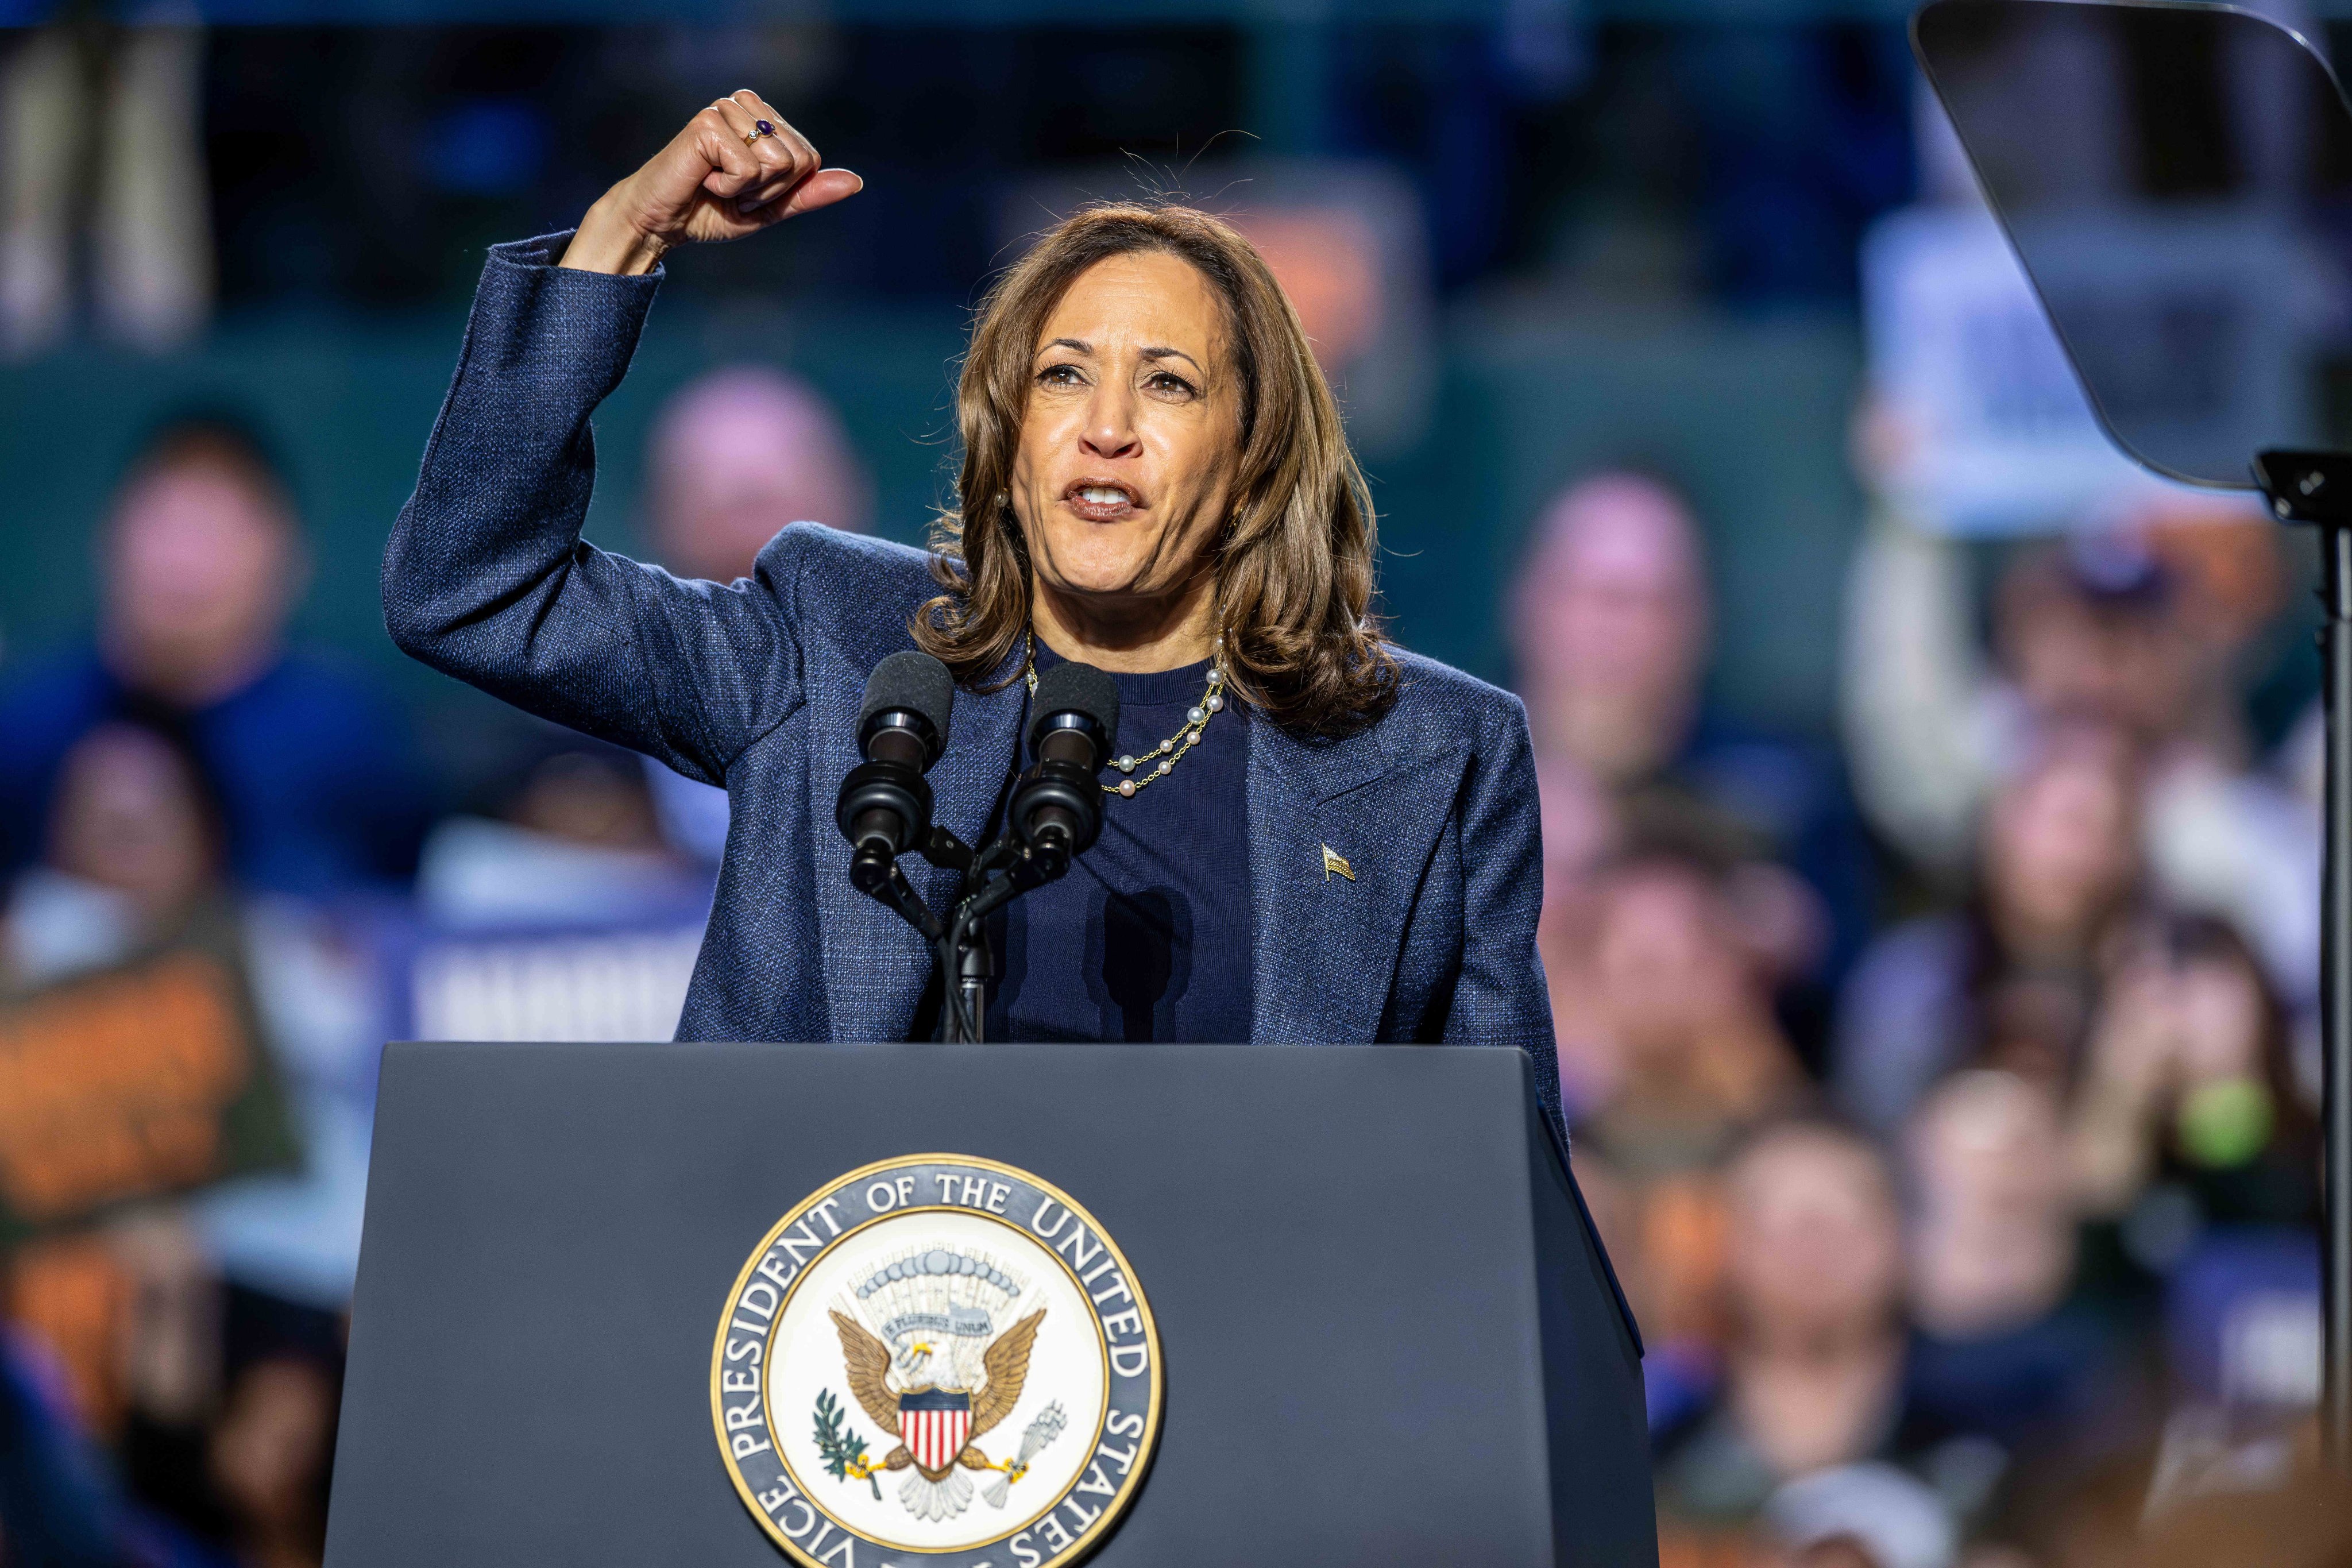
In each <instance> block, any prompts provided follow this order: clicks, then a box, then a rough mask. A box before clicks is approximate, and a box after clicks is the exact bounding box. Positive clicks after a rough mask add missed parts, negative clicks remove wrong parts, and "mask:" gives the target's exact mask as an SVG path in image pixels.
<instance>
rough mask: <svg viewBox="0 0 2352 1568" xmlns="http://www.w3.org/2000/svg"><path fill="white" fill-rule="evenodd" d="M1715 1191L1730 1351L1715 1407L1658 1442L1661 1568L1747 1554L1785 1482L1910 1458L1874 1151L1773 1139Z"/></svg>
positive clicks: (1799, 1127)
mask: <svg viewBox="0 0 2352 1568" xmlns="http://www.w3.org/2000/svg"><path fill="white" fill-rule="evenodd" d="M1724 1186H1725V1201H1726V1206H1727V1216H1728V1223H1727V1228H1726V1237H1727V1255H1726V1259H1725V1286H1726V1294H1727V1305H1728V1310H1729V1332H1730V1339H1729V1344H1728V1347H1727V1352H1726V1355H1725V1358H1724V1374H1723V1379H1722V1382H1721V1385H1720V1386H1719V1388H1718V1389H1717V1393H1716V1395H1715V1397H1714V1399H1713V1400H1712V1401H1711V1402H1710V1403H1709V1404H1708V1405H1706V1406H1705V1407H1703V1408H1702V1409H1701V1410H1699V1411H1698V1412H1697V1413H1696V1414H1694V1415H1692V1416H1691V1417H1689V1418H1688V1419H1687V1420H1686V1421H1685V1422H1684V1423H1683V1424H1682V1425H1681V1426H1679V1427H1674V1428H1668V1429H1666V1430H1664V1431H1663V1432H1661V1433H1659V1434H1658V1445H1657V1457H1656V1472H1655V1473H1656V1478H1657V1488H1658V1508H1659V1515H1660V1524H1661V1531H1660V1534H1661V1542H1660V1545H1661V1551H1660V1559H1661V1561H1662V1562H1664V1563H1697V1562H1702V1561H1710V1560H1717V1559H1715V1558H1714V1557H1713V1556H1712V1555H1711V1553H1712V1552H1719V1551H1721V1550H1723V1549H1724V1548H1726V1547H1727V1546H1729V1545H1732V1544H1734V1543H1737V1542H1743V1541H1747V1540H1749V1539H1751V1538H1752V1532H1753V1531H1754V1530H1755V1528H1756V1526H1757V1524H1758V1522H1759V1515H1760V1514H1761V1512H1762V1510H1764V1509H1765V1508H1766V1507H1767V1505H1768V1504H1769V1501H1770V1500H1771V1499H1772V1497H1773V1495H1774V1494H1775V1492H1777V1491H1778V1490H1779V1489H1780V1488H1781V1486H1782V1485H1783V1484H1784V1483H1786V1482H1789V1481H1792V1480H1795V1479H1799V1478H1801V1477H1804V1476H1809V1475H1812V1474H1814V1473H1816V1472H1818V1471H1822V1470H1832V1469H1836V1468H1841V1467H1843V1466H1849V1465H1853V1464H1856V1463H1859V1462H1862V1461H1864V1460H1870V1459H1882V1460H1884V1459H1897V1460H1899V1459H1901V1458H1907V1457H1909V1455H1910V1450H1911V1449H1912V1447H1914V1434H1912V1433H1911V1432H1910V1431H1909V1430H1908V1429H1907V1428H1906V1422H1905V1410H1904V1404H1903V1367H1904V1325H1903V1289H1904V1268H1903V1238H1902V1225H1901V1218H1900V1213H1899V1211H1898V1209H1897V1207H1896V1203H1895V1188H1894V1183H1893V1181H1892V1179H1891V1178H1890V1176H1889V1174H1888V1172H1887V1170H1886V1167H1885V1163H1884V1161H1883V1160H1882V1159H1881V1158H1880V1156H1879V1153H1878V1152H1877V1150H1876V1149H1875V1148H1874V1147H1873V1146H1872V1144H1871V1143H1870V1142H1868V1141H1867V1140H1866V1139H1864V1138H1863V1137H1861V1136H1860V1135H1858V1134H1856V1133H1854V1132H1852V1131H1847V1130H1845V1129H1843V1128H1842V1127H1839V1126H1837V1125H1835V1124H1832V1123H1829V1122H1823V1121H1781V1122H1778V1123H1773V1124H1770V1125H1768V1126H1767V1127H1765V1128H1764V1129H1762V1130H1761V1131H1759V1132H1758V1133H1756V1134H1755V1136H1754V1137H1753V1138H1752V1139H1751V1140H1750V1141H1749V1142H1748V1143H1747V1144H1746V1145H1744V1146H1743V1147H1742V1148H1741V1149H1740V1150H1739V1151H1738V1152H1737V1153H1736V1154H1735V1155H1734V1156H1733V1157H1732V1159H1731V1161H1730V1163H1729V1164H1728V1165H1727V1167H1726V1170H1725V1173H1724ZM1728 1560H1736V1559H1728Z"/></svg>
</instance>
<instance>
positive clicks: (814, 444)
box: [641, 365, 874, 866]
mask: <svg viewBox="0 0 2352 1568" xmlns="http://www.w3.org/2000/svg"><path fill="white" fill-rule="evenodd" d="M873 510H874V485H873V481H872V479H870V478H869V477H868V476H867V474H866V468H865V465H864V464H863V463H862V462H861V461H860V460H859V458H858V457H857V453H856V450H855V449H854V448H853V447H851V446H850V443H849V436H848V433H847V432H846V431H845V430H844V429H843V428H842V424H841V418H840V416H838V415H837V414H835V412H834V409H833V406H832V405H831V404H829V403H828V402H826V401H825V397H824V394H823V393H821V392H819V391H818V390H817V389H816V388H815V387H814V386H812V385H810V384H808V383H807V382H806V381H804V380H803V379H802V378H801V377H799V376H797V375H793V374H790V373H789V372H785V371H781V370H775V369H772V368H770V367H769V366H766V365H733V366H729V367H726V368H723V369H719V370H714V371H711V372H709V374H705V375H703V376H700V377H698V379H696V380H694V381H691V382H689V383H688V384H686V385H685V386H684V387H682V388H680V389H679V390H678V391H677V392H676V393H674V394H672V395H671V396H670V399H669V401H668V402H667V404H665V405H663V407H662V411H661V413H660V415H659V416H656V419H655V422H654V430H653V436H652V437H651V445H650V447H649V449H648V451H647V454H646V498H645V511H646V524H647V529H648V533H649V535H650V538H651V542H652V544H653V547H654V551H655V552H656V555H657V556H658V558H659V559H660V561H661V563H662V564H663V565H664V566H667V568H669V570H671V571H672V572H674V573H676V574H677V575H679V576H681V577H699V578H705V579H708V580H709V581H711V582H715V583H731V582H733V581H735V580H736V579H737V578H739V577H748V576H750V575H751V567H752V562H753V560H754V558H756V557H757V556H758V555H759V553H760V552H761V550H762V549H763V548H765V546H766V545H767V542H768V541H770V540H771V539H773V538H774V537H775V536H776V533H777V531H778V530H780V529H782V527H783V526H784V525H785V524H786V523H790V522H822V523H826V524H829V525H831V526H832V527H835V528H840V529H846V530H848V531H851V532H853V533H862V532H864V531H866V525H867V523H868V521H869V520H870V519H871V517H872V515H873ZM641 765H642V766H643V767H644V768H645V769H646V776H647V778H648V779H649V780H650V781H651V783H652V786H653V791H654V799H655V804H656V807H657V808H658V810H659V812H660V816H661V820H662V826H663V829H664V831H665V832H666V833H667V836H668V837H669V839H670V841H671V842H672V843H673V844H675V845H676V846H677V847H678V848H680V849H682V850H684V851H686V852H687V853H688V854H690V855H693V856H695V857H696V858H698V859H701V860H703V861H706V862H708V863H709V864H711V865H714V866H715V865H717V864H718V863H719V856H720V854H721V853H722V852H723V851H724V850H725V849H726V847H727V795H726V792H725V791H723V790H720V789H717V788H714V787H712V786H710V785H709V784H700V783H698V782H696V781H694V780H691V779H687V778H683V777H680V776H679V775H678V774H677V773H672V772H670V771H669V770H668V769H667V768H666V767H664V766H663V765H662V764H661V763H657V762H655V761H653V760H652V759H650V758H647V759H646V760H645V761H644V762H643V763H642V764H641Z"/></svg>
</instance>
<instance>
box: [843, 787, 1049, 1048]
mask: <svg viewBox="0 0 2352 1568" xmlns="http://www.w3.org/2000/svg"><path fill="white" fill-rule="evenodd" d="M916 849H917V850H918V852H919V853H920V854H921V856H922V857H923V858H924V859H926V860H928V861H929V862H930V863H931V864H932V865H934V866H938V867H940V868H943V869H946V870H950V871H955V872H958V873H960V874H961V876H962V878H963V890H962V893H961V896H960V897H959V898H958V899H957V900H956V905H955V908H954V910H952V911H951V912H950V914H949V916H948V918H947V919H946V920H945V921H942V920H940V918H939V917H938V916H937V915H935V914H933V913H932V912H931V910H930V909H929V906H927V905H926V904H925V903H924V902H923V900H922V898H921V896H920V895H919V894H918V893H917V892H916V891H915V889H914V885H913V884H912V883H910V882H908V880H907V875H906V873H905V872H903V871H901V870H900V869H899V868H898V861H897V860H895V859H889V860H884V859H882V858H879V857H875V858H858V859H856V860H853V861H852V862H851V864H850V868H849V869H850V880H851V881H852V882H853V883H855V884H856V887H857V888H858V889H860V890H861V891H863V892H865V893H866V894H867V895H868V896H870V897H872V898H873V899H875V900H877V901H879V902H880V903H882V904H883V905H885V906H886V907H887V908H888V909H890V910H893V911H894V912H896V913H897V914H898V917H899V918H900V919H901V920H903V921H906V922H907V923H908V925H910V926H913V927H914V928H915V929H916V930H917V931H920V932H922V933H923V940H924V941H926V942H929V943H930V944H931V952H932V956H933V958H934V960H935V961H936V962H937V963H938V966H939V974H940V1038H941V1039H942V1040H945V1041H947V1042H949V1043H950V1044H971V1045H978V1044H980V1043H982V1040H983V1039H984V1037H985V1030H986V1026H987V1020H988V987H989V985H990V984H991V983H992V981H994V980H995V978H996V954H995V952H993V951H992V949H991V948H990V945H989V941H988V917H989V916H990V915H992V914H993V913H995V912H996V911H997V910H1000V909H1002V908H1003V907H1004V906H1005V905H1006V904H1008V903H1011V902H1012V901H1013V900H1014V899H1015V898H1018V897H1019V896H1020V895H1021V894H1023V893H1025V892H1028V891H1029V890H1030V889H1033V888H1038V887H1042V886H1044V885H1045V883H1046V882H1048V881H1051V880H1052V877H1051V876H1049V875H1048V874H1047V872H1046V871H1045V868H1043V867H1042V866H1041V865H1040V864H1039V858H1038V857H1037V856H1036V854H1035V853H1034V852H1033V851H1032V849H1031V848H1030V847H1029V846H1028V845H1026V844H1024V843H1023V842H1022V840H1021V838H1020V837H1019V836H1018V835H1016V834H1014V833H1013V832H1012V831H1011V830H1009V829H1008V830H1007V831H1006V832H1005V833H1003V835H1002V836H1000V837H998V838H997V839H996V840H995V842H993V843H992V844H990V845H988V846H987V847H985V848H982V849H979V850H974V849H972V848H971V847H969V846H967V845H966V844H965V843H964V842H963V840H962V839H961V838H958V837H956V836H955V835H954V834H953V833H952V832H950V830H948V829H947V828H944V827H940V826H933V827H932V828H931V830H930V832H929V835H928V836H926V837H924V839H923V840H922V842H921V843H920V844H919V845H917V846H916ZM1063 864H1064V865H1065V866H1066V865H1067V862H1066V861H1064V862H1063Z"/></svg>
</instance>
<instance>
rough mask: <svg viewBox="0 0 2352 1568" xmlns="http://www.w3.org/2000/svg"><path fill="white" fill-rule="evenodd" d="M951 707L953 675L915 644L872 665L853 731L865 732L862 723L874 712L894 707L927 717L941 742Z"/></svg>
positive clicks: (953, 695)
mask: <svg viewBox="0 0 2352 1568" xmlns="http://www.w3.org/2000/svg"><path fill="white" fill-rule="evenodd" d="M954 709H955V677H954V676H952V675H950V674H949V673H948V667H947V666H946V665H944V664H941V663H940V661H939V660H938V659H936V658H932V657H931V656H930V655H929V654H927V653H924V652H921V651H920V650H919V649H916V648H908V649H907V650H906V651H905V652H904V653H894V654H892V655H891V656H890V657H889V658H886V659H884V660H883V661H882V662H881V663H879V664H877V665H876V666H875V667H874V673H873V674H872V675H870V676H868V677H867V678H866V703H865V706H863V707H861V708H860V709H858V710H857V732H858V733H859V734H860V735H863V734H865V733H866V723H867V721H870V720H871V719H872V718H873V717H874V716H875V715H876V714H877V713H887V712H890V711H892V710H898V711H902V712H910V713H920V714H921V715H922V716H923V717H924V718H926V719H928V720H929V721H930V724H931V728H932V729H933V730H934V731H937V732H938V734H939V738H940V744H941V745H942V746H944V745H945V744H946V743H947V738H948V717H949V715H950V713H951V712H953V711H954Z"/></svg>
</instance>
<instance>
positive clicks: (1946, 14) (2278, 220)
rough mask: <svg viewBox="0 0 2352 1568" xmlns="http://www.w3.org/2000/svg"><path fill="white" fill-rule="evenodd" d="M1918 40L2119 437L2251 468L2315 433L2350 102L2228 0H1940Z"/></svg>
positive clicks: (2154, 464)
mask: <svg viewBox="0 0 2352 1568" xmlns="http://www.w3.org/2000/svg"><path fill="white" fill-rule="evenodd" d="M1911 35H1912V42H1913V47H1914V48H1915V49H1916V52H1917V55H1918V58H1919V62H1920V64H1921V66H1922V67H1923V68H1925V69H1926V71H1927V77H1928V79H1929V81H1930V82H1931V83H1932V84H1933V86H1934V87H1935V89H1936V94H1937V98H1938V99H1939V100H1941V101H1942V103H1943V105H1944V108H1945V110H1946V111H1947V112H1948V113H1949V114H1950V116H1951V119H1952V123H1953V127H1954V129H1955V130H1956V131H1957V132H1958V134H1959V139H1960V143H1961V145H1962V147H1963V148H1964V149H1966V151H1967V153H1968V155H1969V163H1970V164H1971V165H1972V166H1973V167H1974V169H1975V171H1976V174H1977V180H1978V183H1979V185H1980V186H1981V187H1982V189H1983V191H1984V194H1985V197H1986V199H1987V200H1988V201H1989V202H1990V204H1991V205H1992V208H1993V210H1994V212H1995V213H1996V215H1997V216H1999V217H2000V221H2001V226H2002V227H2003V228H2004V229H2005V230H2006V231H2007V233H2008V235H2009V237H2010V241H2011V244H2012V245H2014V246H2015V247H2016V249H2017V252H2018V256H2019V258H2020V259H2021V261H2022V262H2023V263H2024V266H2025V270H2026V272H2027V274H2028V276H2029V277H2031V278H2032V281H2033V286H2034V289H2035V290H2036V291H2037V292H2038V293H2039V294H2040V296H2041V298H2042V304H2043V307H2044V308H2045V309H2046V310H2048V311H2049V313H2050V317H2051V320H2052V321H2053V324H2054V325H2055V326H2056V328H2057V330H2058V335H2059V338H2060V340H2061V341H2062V342H2063V343H2064V345H2065V348H2066V353H2067V357H2068V358H2069V359H2070V360H2071V361H2072V362H2073V363H2074V372H2075V374H2076V375H2078V376H2079V377H2080V378H2081V379H2082V383H2083V387H2084V392H2085V393H2086V394H2087V395H2089V398H2090V401H2091V405H2092V406H2093V408H2094V409H2095V411H2096V413H2097V415H2098V416H2099V419H2100V422H2101V424H2102V425H2104V426H2105V428H2106V431H2107V434H2108V435H2109V436H2110V437H2113V438H2114V439H2115V441H2116V445H2118V446H2120V447H2122V448H2123V449H2124V450H2125V451H2126V452H2127V453H2129V454H2130V455H2131V456H2132V457H2133V458H2136V459H2137V460H2138V461H2139V462H2141V463H2143V464H2145V465H2147V467H2148V468H2153V469H2155V470H2156V471H2158V473H2161V474H2164V475H2167V476H2168V477H2169V478H2172V479H2181V480H2185V481H2187V482H2189V483H2192V484H2200V485H2210V486H2221V487H2229V488H2247V489H2251V488H2252V477H2251V475H2250V473H2249V471H2248V463H2249V460H2250V459H2251V458H2252V456H2253V454H2254V453H2255V452H2256V451H2258V450H2260V449H2261V448H2263V447H2295V446H2308V445H2317V444H2322V443H2324V442H2326V441H2327V440H2328V439H2329V438H2330V437H2331V435H2333V436H2335V437H2336V439H2338V440H2340V439H2341V436H2340V434H2338V433H2335V432H2331V430H2330V429H2329V426H2330V424H2331V423H2332V422H2331V420H2330V418H2329V410H2328V408H2327V406H2326V404H2327V399H2326V396H2325V395H2324V392H2323V390H2322V389H2323V387H2324V386H2325V385H2326V382H2327V379H2328V372H2329V369H2330V363H2329V362H2330V357H2331V355H2340V354H2341V353H2342V351H2343V348H2344V345H2345V344H2346V342H2347V341H2352V334H2347V318H2352V309H2347V302H2352V289H2347V265H2346V264H2347V259H2352V110H2347V108H2346V104H2345V100H2344V96H2343V93H2342V91H2341V89H2339V88H2338V86H2337V84H2336V79H2335V77H2334V76H2333V75H2332V74H2331V73H2330V72H2329V70H2328V68H2327V67H2326V65H2325V64H2324V63H2323V62H2322V61H2321V59H2320V58H2319V57H2318V56H2317V55H2316V54H2315V53H2314V52H2313V51H2312V50H2311V48H2310V47H2308V46H2307V45H2306V44H2305V42H2304V41H2303V39H2301V38H2300V37H2297V36H2296V35H2295V34H2294V33H2292V32H2290V31H2288V30H2287V29H2285V28H2284V27H2281V26H2277V25H2275V24H2273V23H2271V22H2268V21H2265V20H2263V18H2261V17H2259V16H2252V15H2251V14H2250V13H2247V12H2243V11H2238V10H2233V9H2231V8H2228V7H2226V6H2220V5H2174V4H2130V5H2115V4H2081V3H2078V0H1934V3H1933V4H1930V5H1927V6H1925V7H1924V8H1922V9H1921V10H1920V11H1919V12H1918V14H1917V15H1916V16H1915V17H1914V18H1913V21H1912V28H1911Z"/></svg>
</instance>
